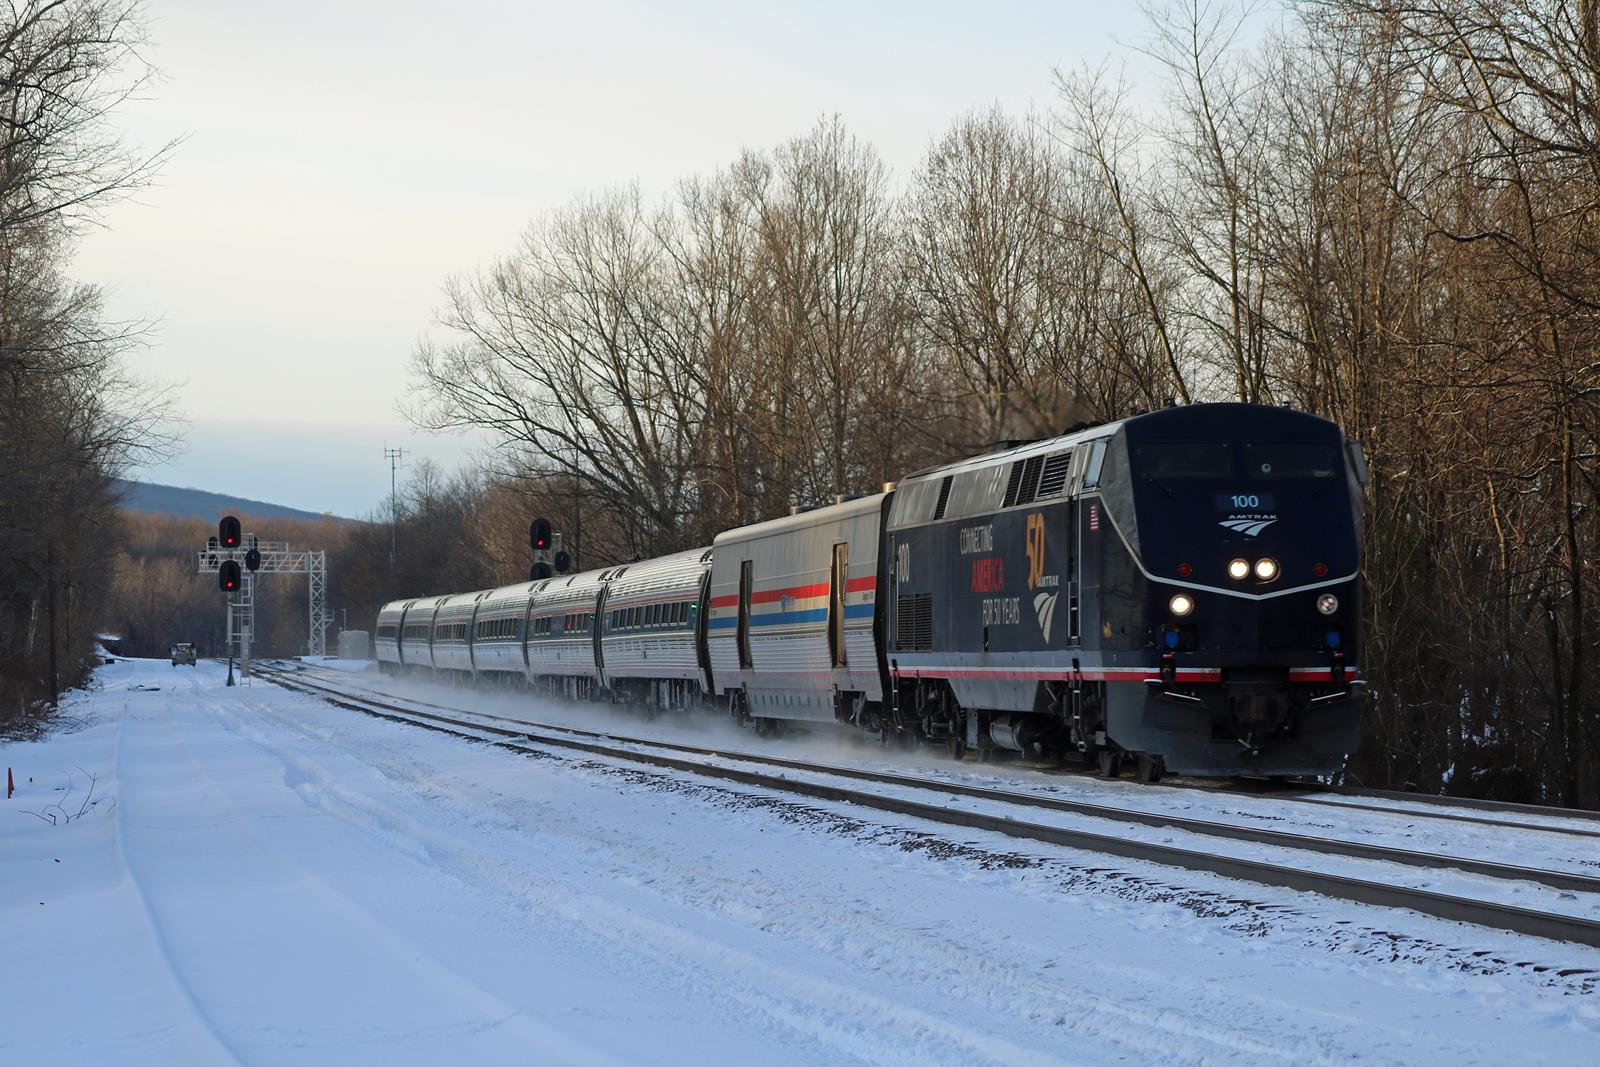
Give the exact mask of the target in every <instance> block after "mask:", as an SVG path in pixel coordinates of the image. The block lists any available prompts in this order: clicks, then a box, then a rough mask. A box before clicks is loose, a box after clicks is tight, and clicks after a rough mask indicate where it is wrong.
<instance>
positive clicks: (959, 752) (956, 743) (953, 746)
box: [944, 737, 967, 760]
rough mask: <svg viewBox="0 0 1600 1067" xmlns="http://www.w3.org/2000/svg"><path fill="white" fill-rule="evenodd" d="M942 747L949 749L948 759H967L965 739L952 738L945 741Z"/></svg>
mask: <svg viewBox="0 0 1600 1067" xmlns="http://www.w3.org/2000/svg"><path fill="white" fill-rule="evenodd" d="M944 745H945V748H947V749H949V751H950V758H951V759H953V760H964V759H966V758H967V739H966V738H964V737H952V738H950V739H949V740H948V741H946V742H945V743H944Z"/></svg>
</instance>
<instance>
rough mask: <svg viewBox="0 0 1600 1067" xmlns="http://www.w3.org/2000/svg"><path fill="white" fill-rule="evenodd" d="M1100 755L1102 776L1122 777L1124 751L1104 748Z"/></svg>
mask: <svg viewBox="0 0 1600 1067" xmlns="http://www.w3.org/2000/svg"><path fill="white" fill-rule="evenodd" d="M1099 757H1100V777H1102V778H1120V777H1122V753H1120V752H1118V751H1117V750H1116V749H1114V748H1102V749H1101V750H1100V753H1099Z"/></svg>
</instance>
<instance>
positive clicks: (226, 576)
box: [217, 559, 241, 593]
mask: <svg viewBox="0 0 1600 1067" xmlns="http://www.w3.org/2000/svg"><path fill="white" fill-rule="evenodd" d="M240 580H241V579H240V577H239V561H238V560H236V559H225V560H223V561H222V566H220V567H218V568H217V587H218V588H220V589H221V590H222V591H223V592H224V593H232V592H234V591H235V590H237V589H238V588H239V582H240Z"/></svg>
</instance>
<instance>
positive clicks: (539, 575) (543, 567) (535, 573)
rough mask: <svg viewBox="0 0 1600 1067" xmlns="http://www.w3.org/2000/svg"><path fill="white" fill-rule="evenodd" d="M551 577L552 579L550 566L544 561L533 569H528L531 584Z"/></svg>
mask: <svg viewBox="0 0 1600 1067" xmlns="http://www.w3.org/2000/svg"><path fill="white" fill-rule="evenodd" d="M549 577H551V570H550V564H548V563H546V562H545V561H544V560H540V561H539V562H538V563H535V564H534V565H533V566H532V567H529V568H528V581H530V582H537V581H541V580H543V579H545V578H549Z"/></svg>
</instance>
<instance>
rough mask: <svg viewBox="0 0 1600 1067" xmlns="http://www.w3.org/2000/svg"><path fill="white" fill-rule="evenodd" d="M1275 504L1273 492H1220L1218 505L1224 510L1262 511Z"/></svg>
mask: <svg viewBox="0 0 1600 1067" xmlns="http://www.w3.org/2000/svg"><path fill="white" fill-rule="evenodd" d="M1272 506H1273V501H1272V494H1271V493H1218V494H1217V507H1219V508H1221V509H1222V510H1224V511H1260V510H1261V509H1263V508H1266V509H1269V510H1270V509H1271V508H1272Z"/></svg>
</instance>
